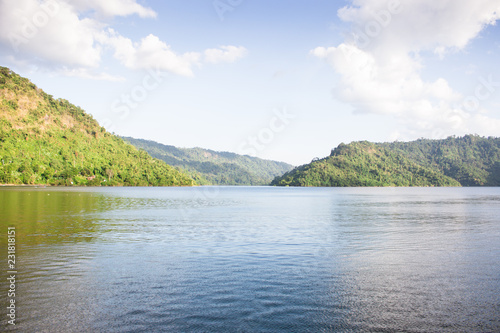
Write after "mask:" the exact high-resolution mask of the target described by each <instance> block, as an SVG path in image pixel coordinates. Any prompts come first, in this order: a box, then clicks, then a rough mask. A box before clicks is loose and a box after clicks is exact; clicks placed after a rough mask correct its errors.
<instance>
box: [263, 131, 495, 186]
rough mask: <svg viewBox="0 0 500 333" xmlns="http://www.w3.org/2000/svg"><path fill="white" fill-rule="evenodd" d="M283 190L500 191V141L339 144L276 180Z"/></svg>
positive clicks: (469, 139)
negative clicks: (464, 188) (459, 188)
mask: <svg viewBox="0 0 500 333" xmlns="http://www.w3.org/2000/svg"><path fill="white" fill-rule="evenodd" d="M272 185H278V186H286V185H289V186H500V138H495V137H488V138H485V137H480V136H477V135H466V136H464V137H449V138H447V139H444V140H428V139H420V140H416V141H412V142H392V143H370V142H366V141H363V142H353V143H350V144H347V145H346V144H340V145H339V146H338V147H337V148H335V149H333V150H332V153H331V155H330V156H328V157H326V158H323V159H321V160H317V161H313V162H311V163H310V164H307V165H303V166H300V167H298V168H295V169H294V170H292V171H290V172H288V173H286V174H284V175H283V176H280V177H276V178H275V179H274V180H273V182H272Z"/></svg>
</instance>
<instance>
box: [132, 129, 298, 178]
mask: <svg viewBox="0 0 500 333" xmlns="http://www.w3.org/2000/svg"><path fill="white" fill-rule="evenodd" d="M124 139H125V140H127V141H129V142H130V143H131V144H133V145H134V146H136V147H137V148H141V149H144V150H145V151H147V152H148V153H149V154H151V156H153V157H156V158H158V159H161V160H163V161H165V162H166V163H167V164H169V165H173V166H176V167H180V168H182V169H184V170H186V171H187V172H188V173H190V174H191V177H193V178H194V179H195V180H196V181H197V182H198V183H200V184H213V185H267V184H269V183H270V182H271V181H272V180H273V178H274V177H276V176H278V175H282V174H283V173H285V172H287V171H290V170H291V169H292V168H293V167H292V166H291V165H290V164H287V163H283V162H275V161H269V160H263V159H260V158H257V157H251V156H246V155H245V156H243V155H238V154H234V153H228V152H216V151H213V150H207V149H202V148H190V149H187V148H176V147H174V146H167V145H163V144H160V143H157V142H154V141H148V140H141V139H134V138H128V137H127V138H124Z"/></svg>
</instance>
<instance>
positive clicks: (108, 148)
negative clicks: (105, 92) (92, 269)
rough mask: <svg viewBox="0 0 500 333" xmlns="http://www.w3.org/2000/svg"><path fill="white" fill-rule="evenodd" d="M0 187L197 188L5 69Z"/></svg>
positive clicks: (0, 74)
mask: <svg viewBox="0 0 500 333" xmlns="http://www.w3.org/2000/svg"><path fill="white" fill-rule="evenodd" d="M0 183H3V184H50V185H133V186H136V185H140V186H148V185H154V186H167V185H193V184H194V181H193V179H191V178H190V177H189V176H188V175H186V174H184V173H182V172H180V171H178V170H176V169H175V168H173V167H171V166H169V165H167V164H165V163H164V162H163V161H160V160H158V159H154V158H152V157H151V156H149V155H148V154H147V153H146V152H144V151H139V150H137V149H136V148H135V147H133V146H132V145H130V144H128V143H126V142H125V141H123V139H121V138H120V137H117V136H115V135H112V134H110V133H108V132H106V130H105V129H104V128H103V127H101V126H99V124H98V123H97V121H95V120H94V119H93V118H92V116H90V115H89V114H87V113H85V112H84V111H83V110H82V109H81V108H79V107H77V106H75V105H73V104H71V103H69V102H68V101H66V100H64V99H54V98H53V97H52V96H51V95H48V94H46V93H44V92H43V91H42V90H40V89H38V88H37V87H36V86H35V85H34V84H33V83H31V82H30V81H29V80H28V79H25V78H22V77H20V76H19V75H17V74H15V73H13V72H11V71H10V70H9V69H8V68H5V67H0Z"/></svg>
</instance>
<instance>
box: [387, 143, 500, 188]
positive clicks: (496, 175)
mask: <svg viewBox="0 0 500 333" xmlns="http://www.w3.org/2000/svg"><path fill="white" fill-rule="evenodd" d="M380 146H383V147H386V148H388V149H390V150H392V151H395V152H399V153H401V154H402V155H404V156H405V157H407V158H409V159H411V160H413V161H415V162H417V163H419V164H420V165H422V166H425V167H429V168H432V169H435V170H439V171H440V172H442V173H444V174H445V175H447V176H449V177H451V178H453V179H456V180H457V181H459V182H460V184H461V185H462V186H500V138H495V137H488V138H485V137H481V136H478V135H466V136H463V137H448V138H447V139H444V140H428V139H420V140H417V141H413V142H392V143H382V144H380Z"/></svg>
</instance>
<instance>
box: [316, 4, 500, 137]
mask: <svg viewBox="0 0 500 333" xmlns="http://www.w3.org/2000/svg"><path fill="white" fill-rule="evenodd" d="M338 16H339V17H340V18H341V19H342V20H343V21H345V22H348V23H350V24H351V27H350V31H349V33H348V34H346V38H345V41H344V42H343V43H342V44H340V45H337V46H335V47H317V48H315V49H313V50H311V54H312V55H314V56H316V57H318V58H321V59H324V60H325V61H327V62H328V63H329V64H330V65H331V66H332V67H333V69H334V70H335V71H336V72H337V73H338V74H340V81H339V84H338V85H337V86H336V88H334V94H335V96H336V97H337V98H338V99H340V100H342V101H344V102H348V103H350V104H351V105H352V106H353V107H354V108H355V111H356V112H360V113H376V114H390V115H394V116H395V117H397V119H398V120H399V121H400V122H401V123H402V124H403V125H404V127H405V132H406V133H405V134H402V136H404V135H406V136H410V137H411V136H422V135H424V136H429V137H441V136H445V135H448V134H463V133H468V132H477V133H488V134H490V133H491V134H493V133H494V131H495V129H496V131H498V128H500V121H499V120H497V119H491V118H488V117H486V116H484V115H480V114H475V113H472V112H470V110H468V108H467V107H465V105H464V103H463V101H464V99H466V98H465V97H464V96H462V95H461V94H460V93H458V92H456V91H454V90H453V89H452V88H451V87H450V85H449V84H448V82H447V80H446V79H445V78H438V79H437V80H435V81H425V80H424V79H423V78H422V77H421V74H420V72H421V70H422V66H423V65H422V63H421V60H420V56H419V54H421V53H422V52H429V51H431V52H434V53H436V54H437V55H439V56H440V57H445V56H446V55H447V54H448V53H449V52H456V51H457V50H462V49H464V48H465V47H466V46H467V44H468V43H469V42H470V41H471V39H473V38H475V37H477V36H478V34H479V33H480V32H481V31H482V29H484V27H486V26H487V25H491V24H495V22H496V20H498V19H499V18H500V3H499V2H498V1H497V0H478V1H468V0H453V1H452V0H443V1H435V0H405V1H399V0H388V1H387V0H354V1H353V3H352V6H346V7H343V8H341V9H340V10H339V11H338ZM400 134H401V133H400Z"/></svg>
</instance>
